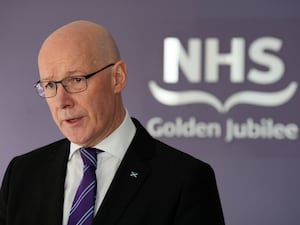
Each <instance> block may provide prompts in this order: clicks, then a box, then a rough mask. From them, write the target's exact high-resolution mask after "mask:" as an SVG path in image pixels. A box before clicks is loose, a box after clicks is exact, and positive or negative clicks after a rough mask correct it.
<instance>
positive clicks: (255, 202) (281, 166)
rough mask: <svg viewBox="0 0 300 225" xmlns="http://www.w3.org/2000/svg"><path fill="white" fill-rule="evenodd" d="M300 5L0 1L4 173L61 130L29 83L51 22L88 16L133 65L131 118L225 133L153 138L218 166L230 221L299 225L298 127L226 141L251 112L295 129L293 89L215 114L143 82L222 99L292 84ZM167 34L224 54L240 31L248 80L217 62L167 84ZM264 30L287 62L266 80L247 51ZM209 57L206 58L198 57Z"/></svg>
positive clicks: (207, 0) (277, 0) (231, 0)
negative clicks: (169, 100)
mask: <svg viewBox="0 0 300 225" xmlns="http://www.w3.org/2000/svg"><path fill="white" fill-rule="evenodd" d="M299 6H300V3H299V1H296V0H294V1H293V0H273V1H269V0H251V1H250V0H248V1H245V0H227V1H216V0H185V1H177V0H175V1H174V0H173V1H161V0H153V1H148V2H141V1H133V0H130V1H114V0H112V1H106V2H105V1H96V0H90V1H78V0H73V1H58V0H52V1H47V2H41V1H37V0H28V1H18V2H17V1H13V0H12V1H1V3H0V78H1V82H0V104H1V116H0V124H1V128H0V180H2V176H3V173H4V171H5V168H6V166H7V164H8V163H9V161H10V160H11V159H12V158H13V157H14V156H15V155H19V154H23V153H25V152H28V151H30V150H32V149H34V148H36V147H39V146H41V145H45V144H47V143H50V142H52V141H54V140H57V139H59V138H61V137H62V135H61V134H60V133H59V131H58V130H57V128H56V127H55V125H54V123H53V121H52V119H51V116H50V113H49V112H48V109H47V106H46V104H45V102H44V101H43V99H41V98H39V97H38V96H37V95H36V94H35V92H34V90H33V83H34V82H35V81H36V80H38V79H39V75H38V70H37V62H36V58H37V53H38V50H39V47H40V45H41V43H42V41H43V40H44V39H45V38H46V36H47V35H48V34H49V33H50V32H52V31H53V30H54V29H56V28H57V27H59V26H61V25H63V24H65V23H68V22H70V21H72V20H78V19H87V20H92V21H95V22H98V23H101V24H103V25H104V26H106V27H107V28H108V29H109V30H110V31H111V32H112V33H113V35H114V36H115V38H116V40H117V42H118V43H119V47H120V50H121V54H122V57H123V59H124V60H125V61H126V62H127V64H128V67H129V74H128V76H129V83H128V87H127V89H126V91H125V93H124V99H125V104H126V106H127V108H128V110H129V112H130V114H131V115H132V116H134V117H137V118H139V119H140V120H141V121H142V123H143V124H144V125H145V126H148V124H149V121H151V119H152V118H155V117H160V118H162V120H163V121H164V123H165V122H166V121H175V120H176V118H181V119H182V120H183V121H189V119H190V118H191V117H192V118H195V120H196V121H197V122H203V123H210V122H214V123H217V124H219V125H220V127H221V128H222V134H221V135H220V136H217V137H211V138H208V137H203V138H200V137H182V136H181V137H179V136H178V137H166V136H161V137H159V138H160V139H161V140H163V141H165V142H167V143H169V144H170V145H173V146H175V147H177V148H179V149H181V150H182V151H185V152H187V153H189V154H191V155H194V156H195V157H197V158H199V159H202V160H204V161H206V162H208V163H210V164H211V165H212V166H213V167H214V169H215V173H216V177H217V182H218V186H219V191H220V195H221V200H222V204H223V210H224V214H225V219H226V223H227V224H228V225H253V224H255V225H266V224H267V225H282V224H284V225H297V224H299V219H300V216H299V206H298V205H299V202H300V195H299V193H298V190H300V181H299V179H298V177H299V172H298V171H299V170H300V163H299V162H300V153H299V137H298V136H299V134H298V132H299V131H298V130H297V129H296V131H297V132H296V131H295V129H294V132H293V135H295V138H292V139H289V138H286V137H285V138H275V137H270V138H260V137H257V138H251V137H245V138H239V139H238V138H235V139H234V140H233V141H226V140H225V139H226V126H227V122H228V120H229V119H232V120H233V121H235V122H236V123H237V124H239V125H240V124H242V123H246V122H245V121H247V119H249V118H250V119H251V120H253V121H254V123H256V124H259V123H260V121H261V119H268V120H270V119H271V120H272V121H273V123H274V124H277V125H276V126H285V127H287V126H288V125H291V124H292V126H293V127H294V128H298V129H299V122H300V119H299V118H300V117H299V113H300V107H299V99H300V96H299V95H300V94H299V90H298V88H297V89H296V92H295V93H293V95H292V96H291V98H289V99H288V101H286V102H285V103H284V104H280V105H278V106H276V107H265V106H257V105H249V104H238V105H235V106H234V107H233V108H231V109H230V110H229V111H228V112H226V113H220V112H218V111H217V110H216V109H215V108H214V107H212V106H211V105H209V104H199V103H194V104H188V105H181V106H169V105H165V104H162V103H160V102H159V101H158V100H157V99H155V98H154V96H153V95H152V93H151V91H150V89H149V82H150V81H155V82H156V83H157V84H158V85H159V86H160V87H162V88H164V89H166V90H173V91H188V90H198V91H199V90H204V91H206V92H209V93H211V94H213V95H214V96H216V97H217V98H218V99H219V100H220V101H221V102H224V101H226V99H227V98H228V97H229V96H231V95H233V94H235V93H237V92H240V91H244V90H252V91H260V92H265V93H266V92H268V93H274V92H278V91H279V90H283V89H285V88H286V87H287V86H288V85H289V84H290V83H292V82H293V83H294V84H296V85H298V83H299V82H300V76H299V69H298V65H299V50H300V48H299V47H300V45H299V39H300V32H299V27H300V26H299V25H300V15H299ZM167 37H176V38H178V39H179V40H180V42H181V44H182V46H183V47H184V48H185V49H186V50H187V43H188V41H189V40H190V39H191V38H197V39H198V40H201V41H202V44H203V47H205V46H206V45H207V44H206V42H205V40H207V39H209V38H212V37H214V38H217V39H218V40H219V42H220V44H221V47H220V49H221V50H220V51H221V52H223V53H226V52H230V43H231V40H232V38H234V37H240V38H242V39H243V40H244V41H245V49H244V50H245V60H244V63H245V74H244V75H245V81H244V82H242V83H238V84H234V83H232V82H230V79H229V75H228V74H229V69H228V66H227V67H226V66H223V67H222V68H220V72H219V80H218V81H217V82H215V83H207V82H205V81H204V80H202V81H201V82H197V83H191V82H188V80H187V79H186V74H184V71H181V72H180V75H179V76H180V79H179V82H178V83H176V84H167V83H166V82H164V80H163V70H164V58H163V54H164V39H165V38H167ZM263 37H276V38H277V39H278V40H281V41H282V46H281V48H280V50H278V51H267V52H269V54H271V55H273V56H276V57H277V58H278V59H280V60H281V61H282V62H283V63H284V66H285V67H284V68H285V69H284V72H283V74H282V78H281V79H280V80H278V81H277V82H274V83H272V84H270V85H261V84H257V83H253V82H250V81H249V79H247V75H248V72H249V70H250V69H253V68H256V69H258V70H260V71H267V70H268V68H266V67H263V66H262V65H259V63H258V62H254V61H253V60H252V59H251V57H249V54H248V52H249V49H250V46H251V44H252V43H253V42H254V41H255V40H257V39H260V38H263ZM187 51H188V50H187ZM199 51H200V50H199ZM202 53H203V52H202ZM206 59H207V58H205V56H204V57H203V61H205V60H206ZM203 67H204V68H203V70H205V66H203ZM204 74H205V73H203V75H204ZM274 98H275V97H274ZM274 129H275V128H274V127H273V128H272V129H271V130H272V131H274ZM227 135H228V132H227Z"/></svg>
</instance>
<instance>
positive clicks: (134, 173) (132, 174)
mask: <svg viewBox="0 0 300 225" xmlns="http://www.w3.org/2000/svg"><path fill="white" fill-rule="evenodd" d="M138 175H139V173H137V172H134V171H131V172H130V176H131V177H134V178H137V176H138Z"/></svg>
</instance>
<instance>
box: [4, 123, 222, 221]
mask: <svg viewBox="0 0 300 225" xmlns="http://www.w3.org/2000/svg"><path fill="white" fill-rule="evenodd" d="M134 122H135V125H136V127H137V132H136V135H135V137H134V139H133V141H132V143H131V145H130V147H129V149H128V151H127V153H126V154H125V157H124V160H123V161H122V163H121V165H120V167H119V169H118V171H117V173H116V175H115V177H114V179H113V182H112V184H111V186H110V188H109V190H108V192H107V194H106V196H105V198H104V201H103V203H102V205H101V206H100V208H99V210H98V212H97V215H96V217H95V219H94V223H93V224H94V225H96V224H99V225H113V224H114V225H171V224H172V225H196V224H197V225H222V224H224V219H223V214H222V209H221V204H220V200H219V195H218V191H217V186H216V182H215V177H214V173H213V170H212V169H211V167H210V166H209V165H208V164H206V163H204V162H202V161H199V160H197V159H195V158H193V157H191V156H189V155H187V154H185V153H183V152H180V151H178V150H175V149H173V148H172V147H170V146H167V145H165V144H163V143H161V142H159V141H157V140H155V139H153V138H152V137H151V136H150V135H149V134H148V133H147V132H146V130H145V129H144V128H143V127H142V126H141V125H140V123H139V122H137V121H136V120H134ZM69 147H70V143H69V141H68V140H66V139H64V140H60V141H58V142H55V143H52V144H50V145H48V146H45V147H42V148H39V149H37V150H34V151H32V152H30V153H27V154H25V155H22V156H19V157H16V158H14V159H13V160H12V161H11V163H10V164H9V166H8V169H7V171H6V173H5V176H4V178H3V183H2V187H1V192H0V225H60V224H62V215H63V201H64V181H65V175H66V166H67V160H68V154H69ZM132 172H134V173H137V176H136V177H134V176H132Z"/></svg>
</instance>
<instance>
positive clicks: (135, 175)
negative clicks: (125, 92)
mask: <svg viewBox="0 0 300 225" xmlns="http://www.w3.org/2000/svg"><path fill="white" fill-rule="evenodd" d="M134 122H135V123H136V126H137V132H136V135H135V137H134V139H133V141H132V143H131V145H130V147H129V149H128V150H127V153H126V154H125V156H124V159H123V161H122V163H121V165H120V167H119V169H118V171H117V173H116V175H115V177H114V179H113V182H112V184H111V186H110V188H109V190H108V192H107V194H106V196H105V198H104V200H103V202H102V204H101V206H100V208H99V210H98V212H97V215H96V217H95V221H94V224H106V225H111V224H115V223H116V222H117V221H118V219H119V218H120V216H122V214H123V213H124V211H125V210H126V208H127V206H128V204H129V203H130V202H131V201H132V199H133V198H134V197H135V195H136V194H137V193H138V191H139V189H140V188H141V187H142V185H143V183H144V181H145V180H146V179H147V177H148V175H149V172H150V166H149V165H148V163H147V161H148V160H149V158H151V157H152V151H151V150H152V149H153V148H152V147H151V146H152V145H153V142H152V141H151V138H149V137H148V134H147V133H146V131H145V130H144V128H142V127H141V125H140V124H139V123H137V121H134Z"/></svg>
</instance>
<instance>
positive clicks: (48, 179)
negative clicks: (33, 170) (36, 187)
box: [43, 140, 70, 225]
mask: <svg viewBox="0 0 300 225" xmlns="http://www.w3.org/2000/svg"><path fill="white" fill-rule="evenodd" d="M69 146H70V145H69V142H68V141H66V140H63V141H61V142H59V143H56V144H54V145H52V146H51V147H50V148H49V156H48V160H47V162H46V166H45V167H46V168H47V171H46V173H45V180H44V184H43V185H44V186H45V188H44V189H43V190H45V193H44V199H43V204H44V206H43V207H44V208H45V211H46V213H45V217H44V218H46V219H45V221H44V223H43V224H49V225H50V224H51V225H53V224H62V216H63V201H64V183H65V175H66V168H67V160H68V155H69Z"/></svg>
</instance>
